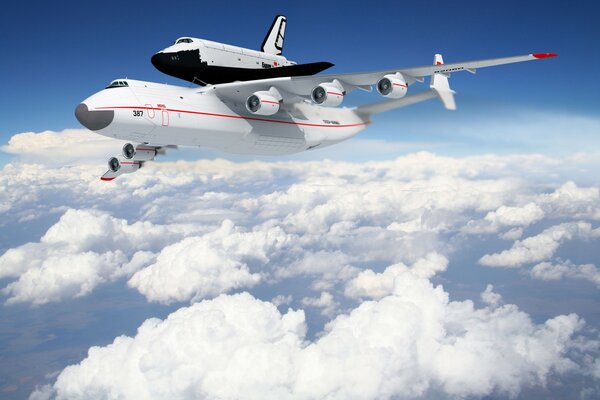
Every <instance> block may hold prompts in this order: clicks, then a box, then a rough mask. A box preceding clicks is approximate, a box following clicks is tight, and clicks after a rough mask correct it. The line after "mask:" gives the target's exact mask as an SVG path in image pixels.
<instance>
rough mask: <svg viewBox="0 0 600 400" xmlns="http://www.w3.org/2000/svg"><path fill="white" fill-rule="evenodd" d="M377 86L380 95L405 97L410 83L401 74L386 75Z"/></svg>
mask: <svg viewBox="0 0 600 400" xmlns="http://www.w3.org/2000/svg"><path fill="white" fill-rule="evenodd" d="M376 86H377V91H378V92H379V94H380V95H382V96H384V97H389V98H391V99H399V98H401V97H404V96H406V92H407V91H408V84H407V83H406V81H405V80H404V78H403V77H402V75H400V74H389V75H385V76H384V77H383V78H381V79H380V80H379V81H378V82H377V85H376Z"/></svg>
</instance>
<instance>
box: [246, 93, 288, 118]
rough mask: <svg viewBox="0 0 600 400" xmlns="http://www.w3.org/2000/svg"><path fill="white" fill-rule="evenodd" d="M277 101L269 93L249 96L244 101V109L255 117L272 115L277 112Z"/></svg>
mask: <svg viewBox="0 0 600 400" xmlns="http://www.w3.org/2000/svg"><path fill="white" fill-rule="evenodd" d="M279 105H280V103H279V100H278V99H277V98H276V97H275V96H273V94H272V93H271V92H269V91H260V92H255V93H254V94H251V95H250V96H248V98H247V99H246V109H247V110H248V111H250V112H251V113H252V114H256V115H273V114H275V113H276V112H277V111H279Z"/></svg>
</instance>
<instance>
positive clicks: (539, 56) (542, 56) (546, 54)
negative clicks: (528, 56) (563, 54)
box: [532, 53, 558, 58]
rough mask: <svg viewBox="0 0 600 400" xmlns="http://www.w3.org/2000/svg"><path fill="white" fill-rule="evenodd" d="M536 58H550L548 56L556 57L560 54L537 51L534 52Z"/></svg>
mask: <svg viewBox="0 0 600 400" xmlns="http://www.w3.org/2000/svg"><path fill="white" fill-rule="evenodd" d="M532 56H534V57H535V58H548V57H556V56H558V54H556V53H535V54H532Z"/></svg>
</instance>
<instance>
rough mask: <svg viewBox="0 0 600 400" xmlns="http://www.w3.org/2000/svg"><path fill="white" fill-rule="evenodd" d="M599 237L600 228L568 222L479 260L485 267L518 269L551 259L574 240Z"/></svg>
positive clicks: (580, 222)
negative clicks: (567, 243) (524, 265)
mask: <svg viewBox="0 0 600 400" xmlns="http://www.w3.org/2000/svg"><path fill="white" fill-rule="evenodd" d="M599 236H600V228H596V229H592V225H591V224H590V223H587V222H582V221H579V222H568V223H563V224H559V225H555V226H552V227H550V228H548V229H545V230H544V231H542V232H541V233H540V234H538V235H535V236H531V237H528V238H526V239H524V240H521V241H516V242H515V243H514V244H513V246H512V247H511V248H510V249H508V250H504V251H502V252H500V253H495V254H486V255H484V256H483V257H481V258H480V259H479V263H480V264H481V265H484V266H487V267H520V266H521V265H523V264H527V263H534V262H539V261H543V260H547V259H549V258H551V257H552V256H553V255H554V253H555V252H556V250H557V249H558V247H559V246H560V245H561V244H562V243H563V242H565V241H567V240H572V239H574V238H582V239H590V238H596V237H599Z"/></svg>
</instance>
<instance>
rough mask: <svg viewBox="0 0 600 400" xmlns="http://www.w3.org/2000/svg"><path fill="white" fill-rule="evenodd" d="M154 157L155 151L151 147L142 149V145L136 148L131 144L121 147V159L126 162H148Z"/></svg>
mask: <svg viewBox="0 0 600 400" xmlns="http://www.w3.org/2000/svg"><path fill="white" fill-rule="evenodd" d="M154 156H156V149H155V148H152V147H144V145H138V147H137V148H135V147H133V145H132V144H131V143H127V144H125V146H123V157H125V158H126V159H128V160H135V161H150V160H153V159H154Z"/></svg>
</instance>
